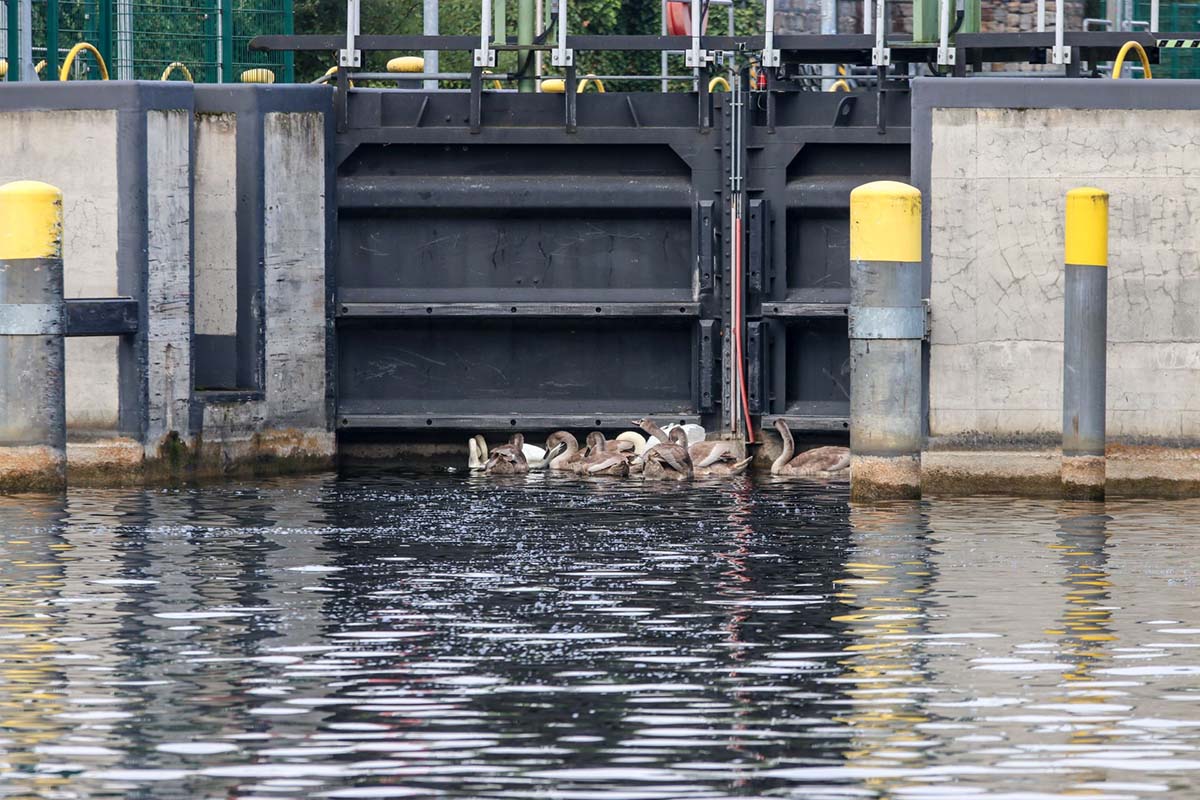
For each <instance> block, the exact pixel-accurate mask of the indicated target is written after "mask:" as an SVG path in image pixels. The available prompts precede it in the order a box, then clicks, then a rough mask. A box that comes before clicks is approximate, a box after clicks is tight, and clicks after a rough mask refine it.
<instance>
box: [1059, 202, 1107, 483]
mask: <svg viewBox="0 0 1200 800" xmlns="http://www.w3.org/2000/svg"><path fill="white" fill-rule="evenodd" d="M1064 245H1065V247H1064V248H1063V249H1064V251H1065V252H1064V256H1065V257H1064V259H1063V260H1064V261H1065V262H1066V275H1065V279H1064V283H1063V286H1064V288H1063V428H1062V430H1063V434H1062V471H1061V475H1062V485H1063V493H1064V494H1065V495H1066V496H1067V497H1069V498H1072V499H1078V500H1103V499H1104V484H1105V479H1106V477H1105V476H1106V462H1105V454H1104V446H1105V420H1104V415H1105V412H1106V409H1107V398H1106V396H1105V381H1106V379H1107V378H1106V373H1107V368H1108V365H1107V348H1108V192H1106V191H1104V190H1103V189H1096V188H1093V187H1090V186H1085V187H1082V188H1079V189H1072V190H1071V191H1069V192H1067V214H1066V236H1065V242H1064Z"/></svg>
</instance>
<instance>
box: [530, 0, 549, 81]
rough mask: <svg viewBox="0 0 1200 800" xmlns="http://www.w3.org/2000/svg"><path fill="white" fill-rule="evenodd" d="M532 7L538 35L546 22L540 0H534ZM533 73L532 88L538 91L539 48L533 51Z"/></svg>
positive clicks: (540, 66) (539, 74) (540, 76)
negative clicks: (534, 79)
mask: <svg viewBox="0 0 1200 800" xmlns="http://www.w3.org/2000/svg"><path fill="white" fill-rule="evenodd" d="M533 8H534V18H533V29H534V30H535V31H537V32H538V35H540V34H541V32H542V30H543V28H544V27H545V25H546V22H545V20H546V13H545V11H544V10H543V8H542V0H535V2H534V5H533ZM533 74H534V77H536V78H537V80H536V81H534V84H535V87H536V88H535V89H534V91H537V92H540V91H541V90H542V51H541V50H536V51H534V54H533Z"/></svg>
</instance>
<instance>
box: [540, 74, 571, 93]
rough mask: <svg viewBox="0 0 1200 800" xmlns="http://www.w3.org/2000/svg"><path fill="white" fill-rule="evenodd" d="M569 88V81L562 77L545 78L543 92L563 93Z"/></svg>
mask: <svg viewBox="0 0 1200 800" xmlns="http://www.w3.org/2000/svg"><path fill="white" fill-rule="evenodd" d="M566 90H567V82H566V81H564V80H563V79H562V78H543V79H542V93H543V94H562V93H563V92H565V91H566Z"/></svg>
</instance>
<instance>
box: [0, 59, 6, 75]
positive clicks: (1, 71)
mask: <svg viewBox="0 0 1200 800" xmlns="http://www.w3.org/2000/svg"><path fill="white" fill-rule="evenodd" d="M7 77H8V59H5V58H0V80H4V79H5V78H7Z"/></svg>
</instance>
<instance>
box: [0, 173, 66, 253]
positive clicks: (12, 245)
mask: <svg viewBox="0 0 1200 800" xmlns="http://www.w3.org/2000/svg"><path fill="white" fill-rule="evenodd" d="M61 257H62V191H61V190H60V189H59V188H58V187H57V186H51V185H50V184H48V183H42V182H41V181H16V182H14V183H8V184H5V185H4V186H0V259H4V260H9V259H17V258H61Z"/></svg>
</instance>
